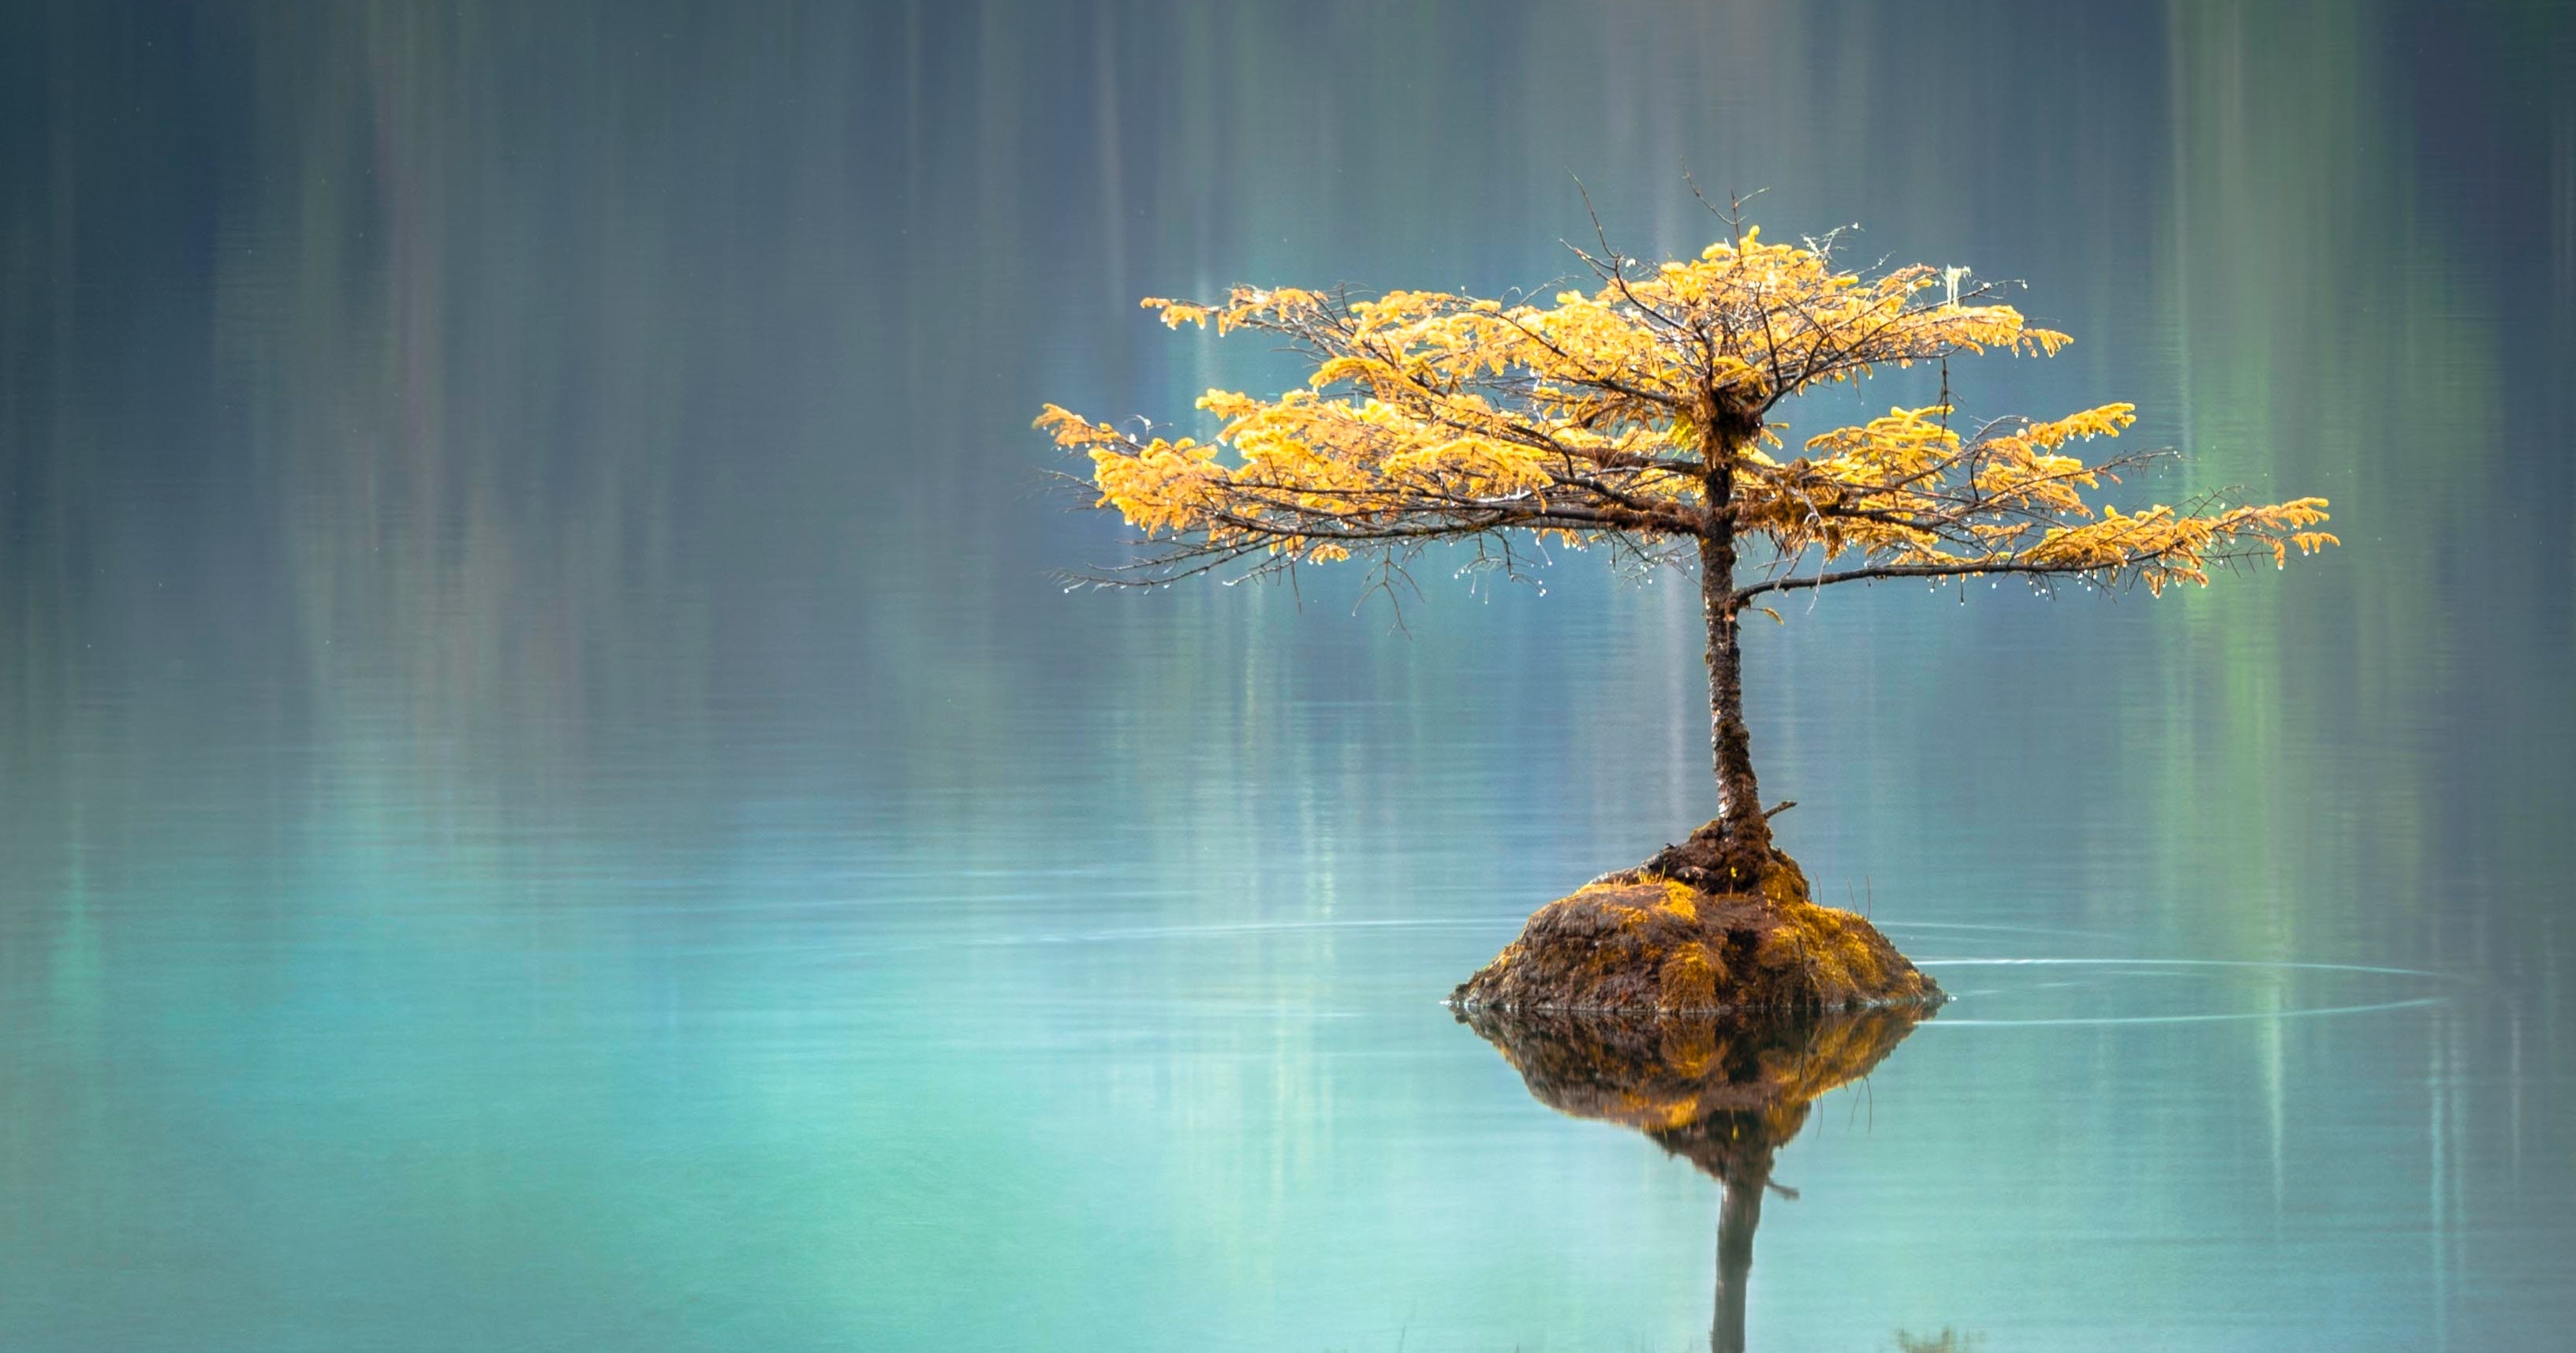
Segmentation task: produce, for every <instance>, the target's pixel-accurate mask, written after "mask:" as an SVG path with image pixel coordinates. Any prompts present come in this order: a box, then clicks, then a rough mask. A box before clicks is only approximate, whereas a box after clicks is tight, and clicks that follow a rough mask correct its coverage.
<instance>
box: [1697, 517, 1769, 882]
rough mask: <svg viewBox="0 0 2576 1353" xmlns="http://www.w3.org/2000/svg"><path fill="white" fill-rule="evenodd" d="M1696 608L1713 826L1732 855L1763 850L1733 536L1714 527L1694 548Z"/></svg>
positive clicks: (1764, 825)
mask: <svg viewBox="0 0 2576 1353" xmlns="http://www.w3.org/2000/svg"><path fill="white" fill-rule="evenodd" d="M1699 567H1700V584H1699V593H1700V606H1701V608H1702V609H1703V610H1705V611H1706V612H1707V615H1708V715H1709V749H1710V751H1711V753H1712V755H1713V761H1714V768H1715V770H1716V771H1717V820H1716V821H1715V822H1712V823H1710V824H1709V827H1708V828H1702V829H1701V830H1703V831H1707V830H1709V828H1714V829H1716V830H1715V834H1716V835H1717V836H1718V838H1719V840H1720V841H1722V842H1723V843H1724V844H1726V845H1727V846H1728V847H1729V848H1730V851H1731V852H1732V851H1733V850H1734V849H1736V848H1741V849H1743V850H1747V851H1751V850H1768V849H1769V848H1770V845H1771V824H1770V823H1769V822H1768V821H1766V820H1765V819H1764V818H1763V816H1762V790H1761V787H1760V786H1759V785H1758V784H1757V783H1756V782H1755V780H1754V778H1753V736H1752V733H1751V732H1750V731H1749V730H1747V729H1746V728H1745V726H1744V653H1743V650H1742V648H1741V647H1740V642H1739V640H1740V633H1741V631H1740V628H1739V626H1738V625H1737V623H1736V622H1737V620H1738V619H1739V618H1740V617H1739V616H1738V615H1737V608H1736V600H1735V532H1734V530H1733V528H1732V527H1731V526H1724V525H1722V526H1720V527H1718V528H1716V529H1714V530H1712V531H1711V532H1710V533H1709V534H1708V535H1706V536H1704V537H1702V538H1701V539H1700V542H1699Z"/></svg>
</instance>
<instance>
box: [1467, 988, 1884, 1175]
mask: <svg viewBox="0 0 2576 1353" xmlns="http://www.w3.org/2000/svg"><path fill="white" fill-rule="evenodd" d="M1930 1014H1931V1008H1930V1007H1929V1006H1924V1005H1913V1006H1877V1007H1872V1008H1869V1009H1863V1010H1848V1011H1841V1012H1818V1011H1810V1012H1806V1013H1803V1014H1786V1015H1780V1014H1771V1015H1760V1014H1727V1015H1702V1016H1680V1017H1669V1016H1667V1017H1642V1018H1641V1017H1635V1016H1620V1015H1605V1014H1598V1013H1595V1014H1573V1013H1556V1014H1531V1013H1520V1012H1513V1011H1505V1010H1496V1009H1492V1008H1482V1009H1465V1010H1461V1011H1459V1012H1458V1018H1459V1019H1460V1020H1461V1021H1463V1022H1464V1023H1466V1024H1467V1025H1469V1026H1470V1027H1472V1028H1473V1029H1475V1031H1476V1032H1477V1033H1479V1034H1481V1035H1483V1036H1484V1038H1485V1040H1486V1041H1487V1042H1489V1043H1492V1044H1493V1045H1494V1047H1495V1048H1496V1049H1498V1050H1499V1051H1500V1052H1501V1053H1502V1054H1503V1057H1504V1059H1505V1060H1507V1061H1509V1062H1510V1063H1511V1064H1512V1067H1513V1069H1514V1070H1517V1071H1518V1072H1520V1073H1521V1079H1522V1080H1523V1081H1524V1082H1525V1083H1527V1084H1528V1086H1529V1092H1530V1094H1531V1096H1532V1097H1534V1098H1536V1099H1537V1100H1538V1101H1539V1102H1540V1103H1542V1104H1545V1105H1547V1106H1548V1107H1549V1108H1552V1109H1555V1110H1556V1111H1558V1112H1559V1113H1565V1114H1571V1115H1573V1116H1574V1117H1577V1118H1593V1119H1599V1120H1601V1121H1603V1122H1609V1123H1617V1124H1619V1125H1620V1126H1622V1127H1627V1128H1633V1129H1635V1130H1637V1131H1640V1132H1643V1133H1645V1134H1646V1135H1647V1136H1649V1137H1652V1138H1653V1139H1654V1140H1655V1141H1656V1143H1657V1144H1659V1145H1661V1146H1662V1147H1663V1148H1664V1149H1665V1150H1667V1151H1670V1152H1672V1153H1673V1154H1675V1155H1678V1156H1681V1157H1683V1158H1685V1159H1687V1160H1689V1161H1691V1162H1692V1163H1693V1164H1695V1165H1697V1166H1699V1167H1700V1168H1701V1169H1703V1170H1705V1171H1707V1172H1708V1173H1710V1174H1712V1175H1716V1176H1718V1177H1719V1178H1722V1179H1725V1178H1736V1177H1739V1176H1740V1175H1742V1174H1744V1173H1745V1172H1748V1171H1750V1172H1753V1173H1754V1174H1755V1175H1756V1176H1757V1177H1759V1176H1763V1175H1767V1172H1768V1170H1769V1166H1770V1157H1771V1152H1772V1151H1773V1150H1774V1149H1775V1148H1777V1147H1779V1146H1781V1145H1783V1144H1785V1143H1786V1142H1788V1140H1789V1139H1790V1138H1792V1137H1794V1136H1796V1135H1797V1133H1798V1129H1799V1128H1800V1127H1802V1126H1804V1125H1805V1123H1806V1121H1807V1109H1808V1106H1809V1105H1812V1104H1813V1103H1815V1102H1816V1100H1817V1098H1818V1097H1820V1096H1822V1095H1823V1094H1824V1093H1825V1092H1826V1091H1828V1090H1831V1089H1833V1088H1834V1087H1836V1086H1838V1085H1842V1084H1844V1083H1846V1082H1849V1081H1852V1080H1856V1079H1858V1078H1859V1077H1861V1076H1865V1075H1867V1074H1869V1071H1870V1069H1871V1068H1873V1067H1875V1066H1877V1065H1878V1064H1879V1062H1880V1061H1881V1060H1882V1059H1884V1058H1885V1057H1886V1056H1887V1054H1888V1053H1889V1052H1891V1051H1893V1050H1894V1049H1895V1047H1896V1045H1897V1044H1898V1043H1900V1042H1903V1041H1904V1039H1905V1036H1906V1035H1907V1034H1909V1033H1912V1032H1913V1031H1914V1026H1915V1025H1916V1024H1918V1023H1920V1022H1921V1021H1922V1020H1924V1019H1925V1018H1927V1017H1929V1015H1930Z"/></svg>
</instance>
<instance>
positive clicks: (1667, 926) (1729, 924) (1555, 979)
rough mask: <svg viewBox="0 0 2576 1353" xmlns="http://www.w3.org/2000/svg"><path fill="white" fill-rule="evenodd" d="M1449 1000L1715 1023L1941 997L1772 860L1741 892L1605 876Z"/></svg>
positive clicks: (1462, 1004) (1792, 866)
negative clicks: (1704, 1018)
mask: <svg viewBox="0 0 2576 1353" xmlns="http://www.w3.org/2000/svg"><path fill="white" fill-rule="evenodd" d="M1449 999H1450V1002H1451V1004H1453V1005H1455V1006H1457V1007H1458V1008H1460V1009H1462V1010H1474V1009H1481V1008H1490V1009H1496V1010H1518V1011H1608V1012H1616V1013H1624V1014H1710V1013H1715V1012H1719V1011H1728V1010H1736V1011H1749V1010H1848V1009H1855V1008H1860V1007H1865V1006H1873V1005H1918V1004H1927V1003H1935V1002H1938V1001H1940V1000H1941V999H1942V995H1941V988H1940V987H1939V986H1938V985H1936V984H1935V983H1934V982H1933V981H1932V979H1931V978H1930V977H1928V976H1926V975H1925V974H1924V973H1923V972H1922V970H1921V969H1918V968H1916V967H1915V966H1914V965H1913V964H1912V963H1911V962H1909V961H1907V959H1906V957H1905V956H1904V955H1903V954H1900V953H1898V952H1897V951H1896V946H1895V945H1892V944H1890V943H1888V942H1887V937H1886V936H1884V935H1881V934H1880V933H1878V927H1876V926H1873V925H1871V924H1870V923H1869V922H1868V921H1867V920H1865V919H1863V918H1862V917H1860V916H1858V915H1855V914H1854V913H1852V912H1848V911H1844V910H1841V909H1840V908H1836V907H1824V906H1818V905H1816V904H1815V903H1814V902H1812V901H1810V900H1808V896H1807V878H1806V875H1805V874H1803V873H1801V872H1800V871H1799V869H1798V866H1797V863H1796V862H1795V861H1793V860H1791V859H1790V858H1789V857H1787V856H1785V855H1780V854H1777V853H1776V852H1775V853H1774V854H1772V855H1771V856H1770V858H1769V860H1768V861H1767V862H1766V863H1765V864H1764V865H1763V866H1762V867H1761V869H1760V870H1759V871H1758V873H1757V874H1756V877H1755V882H1754V885H1753V887H1752V888H1750V889H1749V890H1746V891H1743V892H1735V893H1709V892H1703V891H1701V890H1699V889H1697V888H1694V887H1692V886H1691V885H1689V884H1687V883H1681V882H1677V881H1675V880H1672V879H1668V878H1661V877H1657V876H1655V875H1652V874H1648V873H1645V872H1643V871H1641V870H1633V869H1632V870H1626V871H1623V872H1620V873H1617V874H1610V875H1605V876H1603V877H1602V878H1600V879H1598V880H1596V881H1594V882H1592V883H1590V884H1588V885H1586V886H1585V887H1583V888H1582V889H1581V890H1579V891H1577V892H1576V893H1575V894H1574V895H1573V896H1571V897H1563V898H1559V899H1557V900H1556V901H1554V902H1550V903H1548V904H1547V905H1546V906H1544V907H1541V908H1539V909H1538V911H1537V912H1536V913H1535V914H1534V915H1532V916H1531V917H1530V919H1529V924H1528V926H1526V927H1525V928H1523V929H1522V931H1521V937H1520V938H1519V939H1517V940H1514V941H1513V942H1512V943H1511V944H1510V945H1509V946H1508V947H1506V948H1505V949H1504V950H1503V952H1502V953H1500V954H1498V955H1496V956H1495V958H1494V961H1493V962H1491V963H1488V964H1486V965H1485V966H1484V967H1483V968H1482V969H1480V970H1479V971H1478V972H1477V973H1476V975H1475V976H1473V977H1470V978H1468V979H1467V980H1466V981H1465V982H1463V983H1460V984H1459V986H1458V989H1457V990H1456V991H1454V992H1452V993H1451V994H1450V998H1449Z"/></svg>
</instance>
